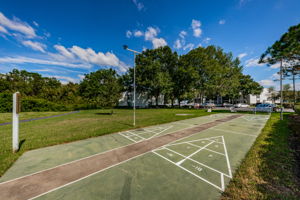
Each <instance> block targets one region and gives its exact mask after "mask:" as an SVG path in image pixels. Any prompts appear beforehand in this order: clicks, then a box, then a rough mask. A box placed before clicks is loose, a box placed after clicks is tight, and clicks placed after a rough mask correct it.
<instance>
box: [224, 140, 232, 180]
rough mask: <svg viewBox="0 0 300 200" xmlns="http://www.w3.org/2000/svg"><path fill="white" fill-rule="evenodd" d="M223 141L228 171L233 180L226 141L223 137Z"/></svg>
mask: <svg viewBox="0 0 300 200" xmlns="http://www.w3.org/2000/svg"><path fill="white" fill-rule="evenodd" d="M222 140H223V145H224V151H225V157H226V161H227V167H228V171H229V176H230V178H232V172H231V167H230V162H229V158H228V153H227V149H226V145H225V140H224V137H223V136H222Z"/></svg>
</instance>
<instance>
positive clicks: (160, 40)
mask: <svg viewBox="0 0 300 200" xmlns="http://www.w3.org/2000/svg"><path fill="white" fill-rule="evenodd" d="M152 44H153V48H154V49H156V48H158V47H163V46H166V45H167V42H166V41H165V40H164V39H163V38H154V39H153V40H152Z"/></svg>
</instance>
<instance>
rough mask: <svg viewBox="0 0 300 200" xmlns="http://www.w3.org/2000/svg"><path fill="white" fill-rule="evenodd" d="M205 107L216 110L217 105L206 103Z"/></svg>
mask: <svg viewBox="0 0 300 200" xmlns="http://www.w3.org/2000/svg"><path fill="white" fill-rule="evenodd" d="M203 107H206V108H215V107H216V104H214V103H204V104H203Z"/></svg>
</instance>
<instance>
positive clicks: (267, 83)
mask: <svg viewBox="0 0 300 200" xmlns="http://www.w3.org/2000/svg"><path fill="white" fill-rule="evenodd" d="M259 84H260V85H262V86H265V87H266V86H275V85H276V84H275V82H274V81H273V80H269V79H265V80H261V81H259Z"/></svg>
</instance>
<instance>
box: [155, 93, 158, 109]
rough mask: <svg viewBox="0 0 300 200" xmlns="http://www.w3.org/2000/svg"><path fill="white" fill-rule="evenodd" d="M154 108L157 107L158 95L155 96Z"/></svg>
mask: <svg viewBox="0 0 300 200" xmlns="http://www.w3.org/2000/svg"><path fill="white" fill-rule="evenodd" d="M155 103H156V108H158V96H155Z"/></svg>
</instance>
